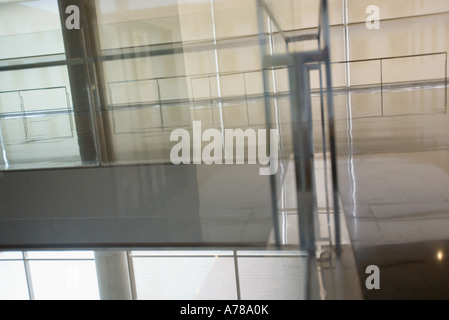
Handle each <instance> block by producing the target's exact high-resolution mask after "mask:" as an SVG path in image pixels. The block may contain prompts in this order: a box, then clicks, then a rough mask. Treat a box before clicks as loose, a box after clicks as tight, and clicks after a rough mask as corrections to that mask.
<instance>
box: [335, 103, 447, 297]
mask: <svg viewBox="0 0 449 320" xmlns="http://www.w3.org/2000/svg"><path fill="white" fill-rule="evenodd" d="M401 107H402V108H406V107H407V105H406V104H404V105H403V106H401ZM430 107H431V106H430ZM430 107H429V108H430ZM350 111H351V110H350V108H349V112H350ZM403 111H404V112H403V114H402V115H400V114H399V115H398V116H394V117H372V118H362V119H351V117H348V119H347V120H345V121H340V122H339V126H338V128H339V130H340V131H339V132H338V136H339V138H340V140H339V143H340V148H339V150H340V152H341V153H340V157H339V159H340V178H341V190H340V192H341V196H342V202H343V207H344V210H345V216H346V222H347V226H348V232H349V235H350V238H351V242H352V248H353V252H354V256H355V261H356V265H357V269H358V274H359V277H360V280H361V282H360V283H361V286H362V293H363V297H364V299H367V300H371V299H394V300H400V299H448V298H449V191H448V190H449V161H448V160H449V117H448V115H447V113H446V112H442V113H440V112H438V113H432V112H430V113H423V114H411V115H407V114H406V110H403ZM370 265H375V266H378V267H379V270H380V278H379V279H380V289H372V290H368V289H367V288H366V286H365V280H366V279H368V277H369V276H370V275H371V274H370V273H367V272H366V271H367V270H366V268H367V267H368V266H370Z"/></svg>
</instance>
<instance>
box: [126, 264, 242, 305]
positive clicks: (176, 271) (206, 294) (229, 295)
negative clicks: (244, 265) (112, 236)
mask: <svg viewBox="0 0 449 320" xmlns="http://www.w3.org/2000/svg"><path fill="white" fill-rule="evenodd" d="M133 265H134V275H135V279H136V287H137V298H138V299H141V300H234V299H236V298H237V290H236V280H235V272H234V270H235V269H234V259H232V258H133Z"/></svg>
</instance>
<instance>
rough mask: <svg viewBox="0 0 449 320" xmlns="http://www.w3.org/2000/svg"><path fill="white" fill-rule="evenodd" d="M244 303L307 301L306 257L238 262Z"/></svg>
mask: <svg viewBox="0 0 449 320" xmlns="http://www.w3.org/2000/svg"><path fill="white" fill-rule="evenodd" d="M238 263H239V274H240V291H241V295H242V299H243V300H303V299H304V298H305V284H306V273H305V271H306V264H307V258H305V257H286V258H284V257H276V258H254V257H249V258H242V257H239V258H238Z"/></svg>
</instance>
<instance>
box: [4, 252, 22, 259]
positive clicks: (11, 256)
mask: <svg viewBox="0 0 449 320" xmlns="http://www.w3.org/2000/svg"><path fill="white" fill-rule="evenodd" d="M22 258H23V256H22V252H19V251H11V252H8V251H6V252H0V260H15V259H22Z"/></svg>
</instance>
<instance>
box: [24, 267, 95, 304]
mask: <svg viewBox="0 0 449 320" xmlns="http://www.w3.org/2000/svg"><path fill="white" fill-rule="evenodd" d="M29 264H30V271H31V279H32V281H33V291H34V297H35V299H36V300H98V299H99V293H98V284H97V276H96V270H95V262H94V261H30V262H29Z"/></svg>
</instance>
